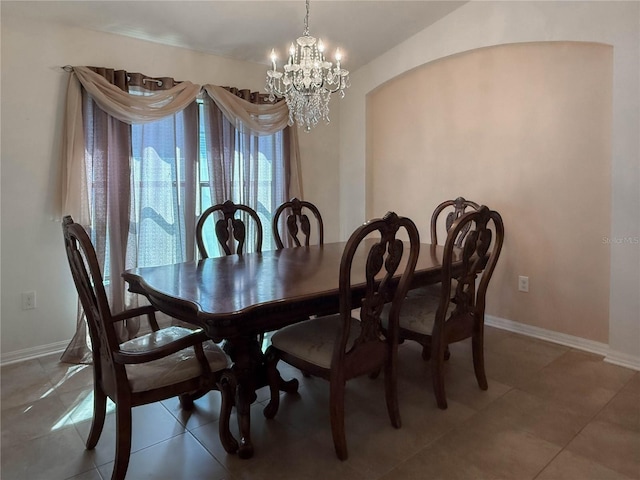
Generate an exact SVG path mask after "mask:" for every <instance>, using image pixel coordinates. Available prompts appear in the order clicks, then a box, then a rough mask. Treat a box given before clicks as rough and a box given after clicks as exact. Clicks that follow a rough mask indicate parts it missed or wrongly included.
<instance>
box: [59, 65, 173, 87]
mask: <svg viewBox="0 0 640 480" xmlns="http://www.w3.org/2000/svg"><path fill="white" fill-rule="evenodd" d="M60 68H61V69H62V70H64V71H65V72H73V67H72V66H71V65H65V66H63V67H60ZM127 78H128V79H129V80H130V79H131V77H130V76H129V75H127ZM147 82H155V83H156V84H157V85H158V86H159V87H161V86H162V83H163V82H162V80H158V79H157V78H147V77H144V78H143V79H142V83H147Z"/></svg>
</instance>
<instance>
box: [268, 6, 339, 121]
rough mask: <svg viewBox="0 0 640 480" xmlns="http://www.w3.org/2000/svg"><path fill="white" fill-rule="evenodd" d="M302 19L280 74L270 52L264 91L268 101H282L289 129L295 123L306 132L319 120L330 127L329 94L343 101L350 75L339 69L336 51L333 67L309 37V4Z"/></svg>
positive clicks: (320, 47)
mask: <svg viewBox="0 0 640 480" xmlns="http://www.w3.org/2000/svg"><path fill="white" fill-rule="evenodd" d="M306 7H307V13H306V15H305V17H304V32H303V33H302V36H301V37H298V39H297V40H296V44H295V45H294V44H293V43H292V44H291V47H290V48H289V60H288V62H287V63H285V64H284V66H283V71H282V72H279V71H278V68H277V65H276V60H277V57H276V52H275V50H273V49H272V50H271V67H272V69H271V70H267V85H266V90H267V93H269V100H271V101H272V102H273V101H275V99H276V97H277V98H284V99H285V100H286V102H287V106H288V107H289V125H293V124H294V121H295V123H297V124H298V125H299V126H304V130H305V131H306V132H309V131H310V130H311V127H315V126H316V125H317V124H318V121H319V120H320V119H322V120H324V122H325V123H329V100H330V99H331V94H332V93H338V94H339V95H340V98H343V97H344V89H345V88H348V87H349V85H350V83H349V71H348V70H344V69H342V68H340V60H341V59H342V54H341V53H340V49H339V48H338V49H336V53H335V60H336V65H335V67H334V66H333V64H332V63H331V62H328V61H326V59H325V56H324V44H323V43H322V40H321V39H320V40H316V38H315V37H312V36H311V35H309V0H306Z"/></svg>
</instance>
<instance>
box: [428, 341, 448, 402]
mask: <svg viewBox="0 0 640 480" xmlns="http://www.w3.org/2000/svg"><path fill="white" fill-rule="evenodd" d="M431 346H432V347H433V349H432V351H431V377H432V380H433V392H434V393H435V395H436V402H437V404H438V408H440V409H442V410H446V409H447V397H446V395H445V391H444V352H445V348H446V347H445V346H444V345H442V343H441V342H433V343H432V344H431Z"/></svg>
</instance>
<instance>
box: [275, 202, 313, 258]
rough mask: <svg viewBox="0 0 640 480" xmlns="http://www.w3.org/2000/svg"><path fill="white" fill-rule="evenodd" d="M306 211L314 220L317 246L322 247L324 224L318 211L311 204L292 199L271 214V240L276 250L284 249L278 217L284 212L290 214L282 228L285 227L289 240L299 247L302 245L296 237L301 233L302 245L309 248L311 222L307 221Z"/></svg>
mask: <svg viewBox="0 0 640 480" xmlns="http://www.w3.org/2000/svg"><path fill="white" fill-rule="evenodd" d="M307 211H309V212H311V213H312V214H313V216H314V217H315V219H316V225H317V236H318V244H319V245H322V244H323V243H324V224H323V223H322V215H320V211H319V210H318V208H317V207H316V206H315V205H314V204H313V203H311V202H307V201H305V200H300V199H298V198H292V199H291V200H289V201H288V202H284V203H283V204H282V205H280V206H279V207H278V208H277V209H276V211H275V213H274V214H273V222H272V228H273V238H274V240H275V242H276V248H277V249H278V250H280V249H281V248H284V242H283V241H282V237H281V236H280V227H281V225H280V223H281V219H280V217H281V216H282V214H283V213H285V212H290V213H289V214H288V215H287V216H286V219H285V222H284V226H286V231H287V233H288V234H289V238H290V239H291V241H292V242H293V243H294V244H295V246H296V247H300V246H301V245H302V242H301V241H300V239H299V238H298V235H299V233H300V232H302V235H303V237H304V238H303V240H304V245H305V246H306V247H308V246H309V241H310V237H311V222H310V221H309V216H308V215H307V214H306V212H307Z"/></svg>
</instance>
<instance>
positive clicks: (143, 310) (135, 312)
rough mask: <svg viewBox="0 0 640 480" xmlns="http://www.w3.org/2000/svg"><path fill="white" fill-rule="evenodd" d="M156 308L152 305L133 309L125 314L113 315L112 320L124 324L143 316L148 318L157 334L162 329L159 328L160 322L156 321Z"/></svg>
mask: <svg viewBox="0 0 640 480" xmlns="http://www.w3.org/2000/svg"><path fill="white" fill-rule="evenodd" d="M156 311H157V310H156V308H155V307H153V306H151V305H146V306H144V307H137V308H132V309H130V310H125V311H124V312H120V313H118V314H116V315H113V316H112V317H111V318H112V320H113V322H114V323H115V322H122V321H123V320H128V319H130V318H135V317H141V316H143V315H146V316H147V321H148V322H149V325H151V329H152V330H153V331H154V332H157V331H158V330H159V329H160V327H159V326H158V322H157V321H156V314H155V312H156Z"/></svg>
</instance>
